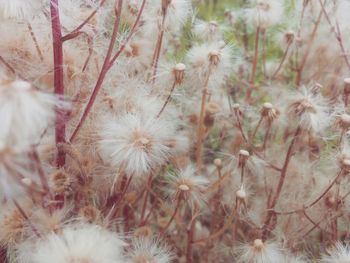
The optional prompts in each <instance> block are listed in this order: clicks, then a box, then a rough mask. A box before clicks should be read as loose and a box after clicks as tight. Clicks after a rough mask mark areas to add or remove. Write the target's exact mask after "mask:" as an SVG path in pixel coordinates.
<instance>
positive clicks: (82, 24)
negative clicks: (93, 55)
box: [63, 0, 106, 41]
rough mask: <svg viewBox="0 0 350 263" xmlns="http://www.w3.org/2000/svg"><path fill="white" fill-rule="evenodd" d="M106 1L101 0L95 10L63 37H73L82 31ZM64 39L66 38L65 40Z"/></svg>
mask: <svg viewBox="0 0 350 263" xmlns="http://www.w3.org/2000/svg"><path fill="white" fill-rule="evenodd" d="M105 2H106V0H101V2H100V3H99V5H98V6H97V7H96V8H95V10H94V11H93V12H92V13H91V14H90V15H89V16H88V17H87V18H86V19H85V20H84V21H83V22H82V23H81V24H80V25H79V26H77V27H76V28H75V29H74V30H73V31H72V32H70V33H68V34H67V35H65V36H64V37H63V39H71V38H72V37H74V35H76V33H77V32H79V31H80V29H82V28H83V27H84V26H85V25H86V24H87V23H89V21H90V20H91V19H92V18H93V17H94V16H95V15H96V13H97V11H98V10H99V9H100V8H101V7H102V6H103V4H104V3H105ZM63 41H64V40H63Z"/></svg>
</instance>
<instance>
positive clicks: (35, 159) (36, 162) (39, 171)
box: [32, 150, 53, 200]
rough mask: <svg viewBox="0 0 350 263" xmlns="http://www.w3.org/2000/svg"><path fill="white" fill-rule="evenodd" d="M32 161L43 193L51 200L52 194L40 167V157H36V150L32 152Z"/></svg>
mask: <svg viewBox="0 0 350 263" xmlns="http://www.w3.org/2000/svg"><path fill="white" fill-rule="evenodd" d="M32 156H33V159H34V161H35V164H36V166H37V170H38V174H39V179H40V182H41V185H42V187H43V189H44V192H45V193H46V194H48V195H49V197H50V199H51V200H53V196H52V193H51V191H50V187H49V183H48V181H47V178H46V175H45V172H44V169H43V167H42V165H41V161H40V157H39V155H38V152H37V151H36V150H33V152H32Z"/></svg>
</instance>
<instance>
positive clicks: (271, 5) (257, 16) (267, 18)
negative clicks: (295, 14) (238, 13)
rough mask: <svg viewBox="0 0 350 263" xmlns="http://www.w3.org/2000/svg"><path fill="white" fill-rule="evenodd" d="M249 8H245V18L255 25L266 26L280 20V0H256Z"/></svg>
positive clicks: (281, 8) (281, 5) (281, 10)
mask: <svg viewBox="0 0 350 263" xmlns="http://www.w3.org/2000/svg"><path fill="white" fill-rule="evenodd" d="M253 4H254V5H255V6H254V7H253V8H251V9H247V10H246V11H247V13H246V14H247V18H248V21H249V22H250V24H252V25H253V26H255V27H260V28H267V27H270V26H273V25H275V24H278V23H280V22H281V19H282V16H283V4H282V1H280V0H256V1H253Z"/></svg>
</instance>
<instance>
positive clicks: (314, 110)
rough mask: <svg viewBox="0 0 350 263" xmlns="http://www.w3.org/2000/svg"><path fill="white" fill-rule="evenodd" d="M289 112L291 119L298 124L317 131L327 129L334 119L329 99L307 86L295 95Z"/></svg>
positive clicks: (288, 109) (289, 106)
mask: <svg viewBox="0 0 350 263" xmlns="http://www.w3.org/2000/svg"><path fill="white" fill-rule="evenodd" d="M287 114H288V117H289V119H290V121H292V122H293V123H295V124H296V125H300V127H301V128H303V129H305V130H312V131H314V132H317V133H320V132H322V131H323V130H325V129H326V128H327V127H328V126H329V125H330V124H331V120H332V115H331V108H330V107H329V103H328V101H327V100H326V99H325V98H324V97H323V96H322V95H321V94H319V93H315V92H313V91H312V90H309V89H307V88H306V87H303V88H302V89H301V91H300V92H298V93H296V94H295V95H294V96H293V98H292V99H291V102H290V104H289V105H288V108H287Z"/></svg>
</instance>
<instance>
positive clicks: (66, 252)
mask: <svg viewBox="0 0 350 263" xmlns="http://www.w3.org/2000/svg"><path fill="white" fill-rule="evenodd" d="M124 246H125V243H124V242H123V241H122V240H121V239H120V238H119V237H118V235H117V234H116V233H112V232H109V231H108V230H106V229H103V228H102V227H100V226H96V225H81V224H77V225H70V226H67V227H65V228H64V229H63V230H62V232H60V233H51V234H49V235H47V236H44V237H42V238H40V239H39V240H37V241H34V240H28V242H25V243H24V244H22V245H20V246H19V249H18V258H17V259H18V262H19V263H47V262H51V263H67V262H79V263H82V262H84V263H85V262H88V263H112V262H113V263H123V262H125V260H124V258H123V256H122V251H123V247H124Z"/></svg>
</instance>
